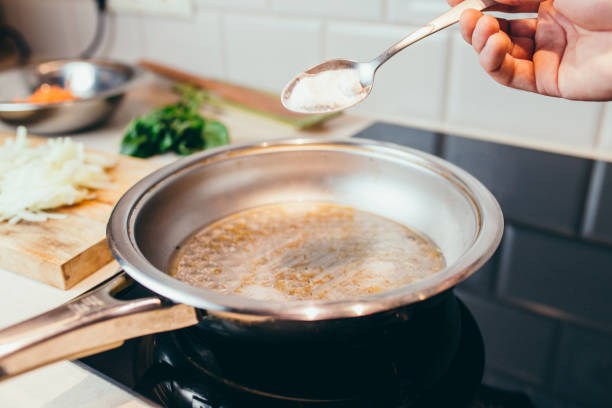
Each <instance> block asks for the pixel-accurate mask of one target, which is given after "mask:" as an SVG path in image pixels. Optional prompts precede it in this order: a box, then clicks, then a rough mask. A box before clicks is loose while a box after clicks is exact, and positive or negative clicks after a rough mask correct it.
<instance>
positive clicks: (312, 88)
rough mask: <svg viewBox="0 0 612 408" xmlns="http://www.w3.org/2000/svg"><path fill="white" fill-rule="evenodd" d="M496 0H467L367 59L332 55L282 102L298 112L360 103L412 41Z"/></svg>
mask: <svg viewBox="0 0 612 408" xmlns="http://www.w3.org/2000/svg"><path fill="white" fill-rule="evenodd" d="M495 3H496V2H495V0H465V1H463V2H461V3H459V4H458V5H456V6H455V7H453V8H451V9H450V10H448V11H447V12H446V13H444V14H442V15H441V16H439V17H437V18H436V19H434V20H433V21H431V22H430V23H429V24H427V25H424V26H423V27H421V28H419V29H418V30H416V31H414V32H413V33H411V34H409V35H408V36H407V37H405V38H403V39H402V40H400V41H399V42H397V43H395V44H394V45H393V46H391V47H390V48H389V49H387V50H386V51H385V52H383V53H382V54H380V55H379V56H378V57H377V58H375V59H373V60H372V61H368V62H357V61H351V60H347V59H333V60H330V61H326V62H323V63H321V64H319V65H315V66H314V67H312V68H310V69H308V70H306V71H304V72H302V73H301V74H299V75H297V76H296V77H295V78H293V79H292V80H291V81H290V82H289V83H288V84H287V86H285V88H284V89H283V92H282V93H281V102H282V103H283V105H284V106H285V107H286V108H287V109H289V110H291V111H294V112H299V113H311V114H313V113H330V112H337V111H341V110H344V109H347V108H350V107H352V106H355V105H357V104H358V103H360V102H361V101H363V100H364V99H366V98H367V97H368V95H370V92H371V91H372V86H373V85H374V75H375V74H376V71H377V70H378V68H380V67H381V66H382V65H383V64H384V63H385V62H387V61H388V60H389V59H390V58H391V57H393V56H394V55H395V54H397V53H398V52H400V51H401V50H403V49H405V48H406V47H408V46H409V45H412V44H414V43H415V42H417V41H420V40H422V39H423V38H425V37H428V36H430V35H431V34H434V33H437V32H438V31H440V30H443V29H445V28H446V27H449V26H451V25H453V24H455V23H457V22H458V21H459V19H460V17H461V14H462V13H463V12H464V11H465V10H467V9H476V10H479V11H481V10H484V9H486V8H489V7H491V6H493V5H494V4H495Z"/></svg>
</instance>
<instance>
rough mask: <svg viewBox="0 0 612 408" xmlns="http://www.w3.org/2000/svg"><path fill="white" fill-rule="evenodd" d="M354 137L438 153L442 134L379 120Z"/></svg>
mask: <svg viewBox="0 0 612 408" xmlns="http://www.w3.org/2000/svg"><path fill="white" fill-rule="evenodd" d="M353 137H361V138H365V139H372V140H379V141H381V142H390V143H396V144H399V145H402V146H407V147H412V148H414V149H419V150H422V151H424V152H427V153H431V154H436V153H437V151H436V150H437V146H438V145H439V140H440V137H441V136H440V135H439V134H437V133H434V132H429V131H427V130H421V129H415V128H409V127H405V126H398V125H392V124H390V123H384V122H377V123H374V124H373V125H371V126H369V127H367V128H365V129H364V130H362V131H361V132H359V133H358V134H356V135H354V136H353Z"/></svg>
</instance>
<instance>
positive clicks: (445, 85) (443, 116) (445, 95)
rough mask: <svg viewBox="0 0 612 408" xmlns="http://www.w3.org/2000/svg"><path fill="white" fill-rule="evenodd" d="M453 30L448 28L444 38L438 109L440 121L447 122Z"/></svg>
mask: <svg viewBox="0 0 612 408" xmlns="http://www.w3.org/2000/svg"><path fill="white" fill-rule="evenodd" d="M453 31H454V30H452V29H451V30H449V31H448V35H447V38H446V53H445V54H446V55H445V61H444V79H443V82H442V109H441V110H440V122H441V123H443V124H448V110H449V103H450V84H451V69H452V59H453V42H454V34H456V33H453Z"/></svg>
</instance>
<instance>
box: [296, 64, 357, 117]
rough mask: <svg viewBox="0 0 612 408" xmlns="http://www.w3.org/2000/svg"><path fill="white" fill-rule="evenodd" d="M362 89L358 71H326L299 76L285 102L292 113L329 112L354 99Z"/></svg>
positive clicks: (352, 101)
mask: <svg viewBox="0 0 612 408" xmlns="http://www.w3.org/2000/svg"><path fill="white" fill-rule="evenodd" d="M363 92H364V89H363V87H362V85H361V82H360V80H359V72H358V71H356V70H354V69H339V70H330V71H323V72H320V73H318V74H314V75H305V76H303V77H302V78H300V79H299V80H298V82H297V83H296V84H295V86H294V88H293V90H292V91H291V94H290V95H289V98H288V99H287V100H286V101H285V103H286V106H287V107H288V108H289V109H291V110H293V111H296V112H305V113H325V112H333V111H335V110H338V109H342V108H345V107H348V106H350V105H353V104H354V103H356V102H358V101H359V100H361V99H362V97H363Z"/></svg>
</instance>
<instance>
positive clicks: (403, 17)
mask: <svg viewBox="0 0 612 408" xmlns="http://www.w3.org/2000/svg"><path fill="white" fill-rule="evenodd" d="M194 4H195V5H196V7H195V12H194V15H193V16H192V17H191V18H190V19H188V20H181V19H174V18H170V17H169V18H160V17H153V16H147V15H129V14H119V15H111V16H110V18H109V19H108V20H109V21H108V32H107V33H106V35H105V39H104V42H103V44H102V47H101V50H100V52H99V55H100V56H104V57H110V58H117V59H122V60H126V61H130V62H133V61H136V60H138V59H140V58H143V57H147V58H151V59H155V60H159V61H161V62H164V63H168V64H172V65H175V66H177V67H181V68H183V69H185V70H187V71H190V72H193V73H195V74H201V75H207V76H211V77H216V78H219V79H224V80H230V81H234V82H237V83H241V84H245V85H248V86H252V87H258V88H262V89H265V90H268V91H272V92H279V91H280V90H281V89H282V87H283V85H284V84H285V83H286V81H287V80H289V79H290V78H291V77H292V76H293V75H294V74H296V73H297V72H298V71H301V70H303V69H304V68H306V67H309V66H311V65H314V64H316V63H318V62H320V61H321V60H323V59H325V58H333V57H346V58H352V59H369V58H371V57H373V56H375V55H376V54H378V53H379V52H380V51H382V50H383V49H384V48H386V47H387V46H389V45H391V44H392V43H394V42H395V41H397V40H399V39H400V38H401V37H403V36H404V35H406V34H408V32H409V31H410V30H411V29H413V28H414V27H415V26H417V25H418V24H423V23H426V22H427V21H429V20H430V19H431V18H433V17H435V16H436V15H437V14H439V13H441V12H443V11H444V10H446V9H447V4H446V1H445V0H194ZM0 5H1V6H2V8H3V10H4V18H5V19H6V20H7V22H8V23H9V24H12V25H14V26H16V27H18V28H19V29H20V30H21V31H23V32H24V34H25V36H26V38H27V40H28V41H29V42H30V43H31V45H32V48H33V50H34V51H35V52H36V53H37V54H40V55H44V56H46V57H61V56H72V55H77V54H78V53H79V52H80V51H81V50H82V49H84V48H85V47H86V46H87V44H88V43H89V41H90V39H91V36H92V35H93V27H94V22H95V12H94V2H93V0H18V1H17V0H0ZM603 107H604V104H602V103H584V102H568V101H562V100H557V99H552V98H546V97H541V96H536V95H531V94H528V93H524V92H518V91H514V90H509V89H504V88H503V87H501V86H499V85H497V84H495V83H494V82H493V81H492V80H491V79H489V78H488V77H487V76H486V75H485V74H484V73H483V72H482V71H481V70H480V68H479V66H478V62H477V58H476V56H475V55H474V53H473V52H472V51H471V49H470V48H469V47H468V46H467V45H465V44H464V43H463V42H462V40H461V39H460V37H459V35H458V33H457V30H449V31H447V32H443V33H439V34H437V35H436V36H433V37H430V38H428V39H426V40H424V41H423V42H422V43H420V44H418V45H415V46H413V47H411V48H410V49H408V50H406V51H404V52H403V53H402V54H400V55H398V56H397V57H395V58H394V59H393V60H391V61H389V62H388V63H387V65H386V66H384V67H383V68H382V69H381V70H380V72H379V73H378V75H377V79H376V86H375V87H374V91H373V95H372V96H371V99H370V100H368V101H367V102H365V103H364V104H363V105H361V106H359V107H357V108H355V110H356V111H357V112H361V113H367V114H373V115H376V116H381V117H384V118H386V119H388V120H389V119H390V120H392V121H397V122H402V123H405V124H410V123H413V124H417V125H419V126H425V127H429V128H433V129H446V130H447V131H448V130H449V129H450V130H451V131H452V130H455V129H456V131H457V133H460V134H468V135H473V136H475V137H484V138H487V139H495V138H500V139H503V140H508V139H514V140H517V142H519V143H520V142H524V141H526V140H529V141H530V142H531V143H532V145H533V142H534V141H538V142H541V143H542V146H543V147H544V148H554V147H553V145H554V144H559V145H562V146H576V147H579V148H580V149H582V151H584V150H585V149H597V148H599V149H612V107H610V106H608V107H607V109H603Z"/></svg>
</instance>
